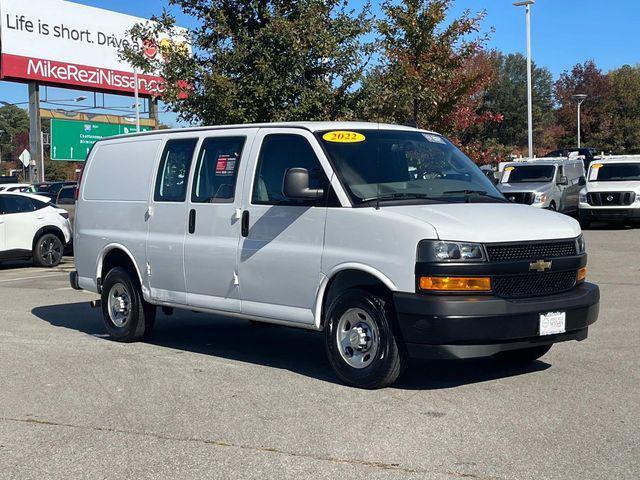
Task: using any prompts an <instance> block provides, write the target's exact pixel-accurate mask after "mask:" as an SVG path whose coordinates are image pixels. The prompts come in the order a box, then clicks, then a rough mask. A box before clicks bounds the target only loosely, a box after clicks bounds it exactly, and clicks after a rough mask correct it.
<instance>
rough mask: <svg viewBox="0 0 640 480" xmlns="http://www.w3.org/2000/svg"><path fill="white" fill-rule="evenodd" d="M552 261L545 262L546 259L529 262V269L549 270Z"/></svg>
mask: <svg viewBox="0 0 640 480" xmlns="http://www.w3.org/2000/svg"><path fill="white" fill-rule="evenodd" d="M551 265H552V262H551V261H548V262H545V261H544V260H538V261H537V262H533V263H530V264H529V270H536V271H537V272H544V271H545V270H549V269H550V268H551Z"/></svg>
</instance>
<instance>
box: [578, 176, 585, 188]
mask: <svg viewBox="0 0 640 480" xmlns="http://www.w3.org/2000/svg"><path fill="white" fill-rule="evenodd" d="M586 184H587V179H586V178H584V177H580V180H578V185H580V186H581V187H584V186H585V185H586Z"/></svg>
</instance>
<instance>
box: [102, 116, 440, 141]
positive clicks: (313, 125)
mask: <svg viewBox="0 0 640 480" xmlns="http://www.w3.org/2000/svg"><path fill="white" fill-rule="evenodd" d="M240 128H300V129H304V130H308V131H310V132H320V131H324V130H401V131H402V130H405V131H415V132H425V133H435V134H436V135H439V134H438V133H437V132H432V131H430V130H422V129H418V128H414V127H409V126H405V125H394V124H390V123H375V122H354V121H349V122H346V121H345V122H273V123H245V124H234V125H210V126H204V127H186V128H171V129H166V130H151V131H147V132H136V133H129V134H126V135H118V136H116V137H107V138H104V139H102V140H99V141H100V142H104V141H106V140H111V139H117V138H128V137H137V136H150V135H165V134H168V133H185V132H203V131H207V130H225V129H240Z"/></svg>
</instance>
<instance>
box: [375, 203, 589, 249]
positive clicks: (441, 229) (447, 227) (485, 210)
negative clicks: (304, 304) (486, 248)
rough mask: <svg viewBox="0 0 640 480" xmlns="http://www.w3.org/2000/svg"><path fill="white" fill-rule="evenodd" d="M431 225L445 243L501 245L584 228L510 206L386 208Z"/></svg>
mask: <svg viewBox="0 0 640 480" xmlns="http://www.w3.org/2000/svg"><path fill="white" fill-rule="evenodd" d="M383 208H384V209H385V210H388V211H390V212H393V213H395V214H397V215H403V216H407V217H412V218H414V219H418V220H422V221H424V222H426V223H429V224H430V225H431V226H433V228H434V229H435V230H436V231H437V232H438V238H440V239H441V240H452V241H453V240H455V241H463V242H479V243H500V242H523V241H529V240H530V241H536V240H552V239H561V238H574V237H577V236H578V235H580V233H581V230H580V225H579V224H578V222H577V221H576V220H574V219H573V218H571V217H568V216H566V215H563V214H560V213H556V212H551V211H548V210H542V209H539V208H534V207H531V206H528V205H518V204H507V203H449V204H443V205H403V206H388V207H383Z"/></svg>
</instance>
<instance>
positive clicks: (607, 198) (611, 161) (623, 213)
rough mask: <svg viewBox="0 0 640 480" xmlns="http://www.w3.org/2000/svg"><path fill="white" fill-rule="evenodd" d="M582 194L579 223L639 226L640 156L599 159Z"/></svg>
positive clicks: (591, 167) (592, 166)
mask: <svg viewBox="0 0 640 480" xmlns="http://www.w3.org/2000/svg"><path fill="white" fill-rule="evenodd" d="M587 179H588V182H587V185H586V186H585V188H583V189H582V191H581V192H580V222H581V223H582V224H583V226H585V227H588V226H589V225H590V224H591V222H594V221H615V222H636V223H640V155H620V156H612V157H603V158H597V159H596V160H595V161H594V162H593V163H592V164H591V166H590V167H589V174H588V177H587Z"/></svg>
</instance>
